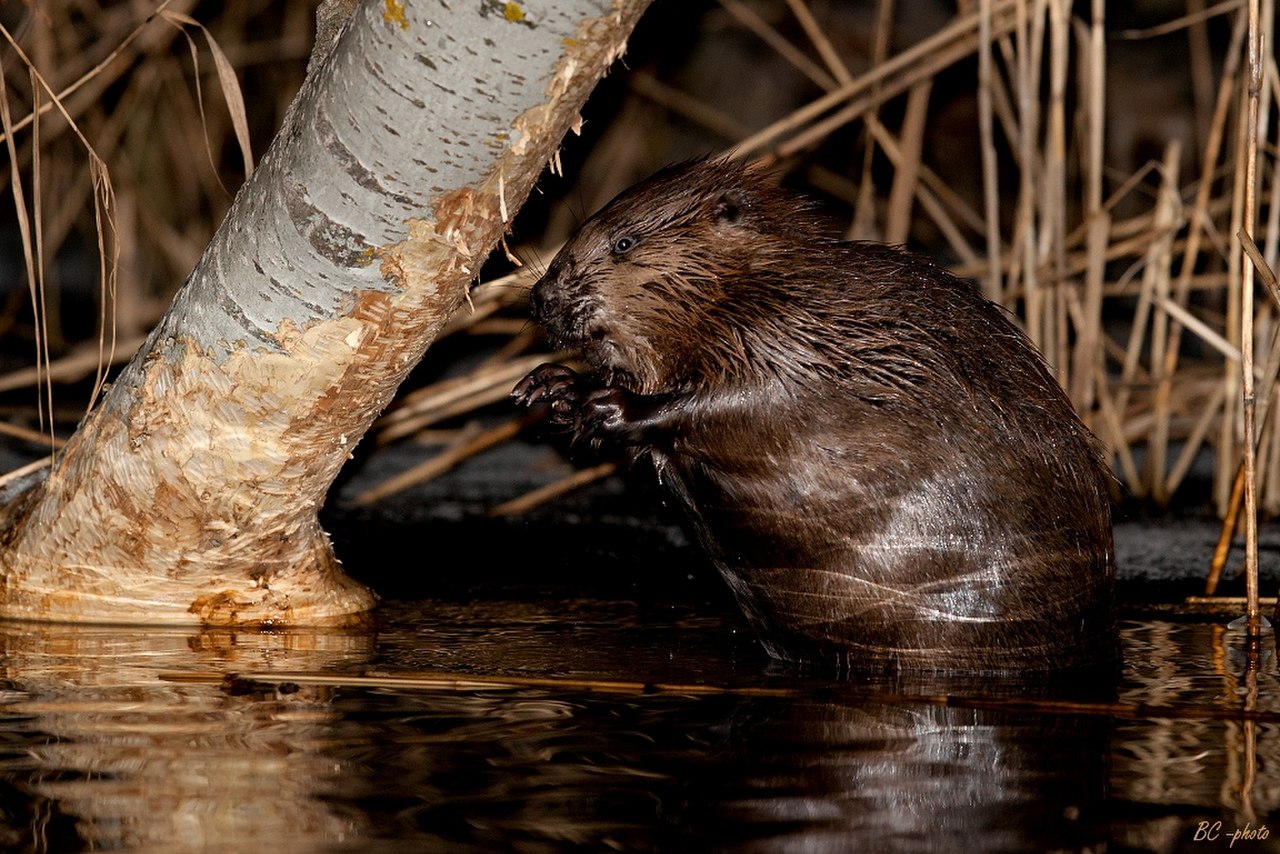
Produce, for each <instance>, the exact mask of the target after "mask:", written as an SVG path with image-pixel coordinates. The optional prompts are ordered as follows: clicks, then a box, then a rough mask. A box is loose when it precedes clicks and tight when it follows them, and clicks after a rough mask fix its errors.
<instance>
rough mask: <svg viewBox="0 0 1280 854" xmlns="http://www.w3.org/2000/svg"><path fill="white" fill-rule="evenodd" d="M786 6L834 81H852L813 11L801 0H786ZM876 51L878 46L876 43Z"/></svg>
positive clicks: (840, 82) (851, 76)
mask: <svg viewBox="0 0 1280 854" xmlns="http://www.w3.org/2000/svg"><path fill="white" fill-rule="evenodd" d="M787 8H788V9H790V10H791V14H792V15H794V16H795V18H796V20H797V21H799V22H800V27H801V29H803V30H804V34H805V35H806V36H808V38H809V42H810V43H811V44H812V45H813V47H814V49H815V50H817V51H818V55H819V56H820V57H822V63H823V65H825V66H826V67H827V70H828V71H829V72H831V76H832V77H834V78H835V80H836V82H837V83H838V84H839V85H841V86H845V85H848V84H849V83H852V82H853V75H852V74H850V73H849V67H848V66H847V65H845V63H844V60H842V59H841V58H840V53H839V52H838V51H837V50H836V49H835V47H834V46H833V45H832V44H831V40H830V39H828V38H827V36H826V33H824V32H823V31H822V27H821V26H820V25H819V24H818V22H817V20H816V19H815V18H814V17H813V13H812V12H811V11H810V10H809V7H808V5H806V4H805V3H804V2H803V0H787ZM876 49H877V51H879V47H878V45H877V48H876Z"/></svg>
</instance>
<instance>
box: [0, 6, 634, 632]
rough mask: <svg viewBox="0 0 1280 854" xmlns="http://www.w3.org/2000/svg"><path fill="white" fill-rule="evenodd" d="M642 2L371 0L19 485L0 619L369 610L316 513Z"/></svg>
mask: <svg viewBox="0 0 1280 854" xmlns="http://www.w3.org/2000/svg"><path fill="white" fill-rule="evenodd" d="M647 5H648V0H545V2H537V3H534V2H527V3H505V2H496V0H469V2H457V0H452V2H445V0H400V2H397V0H362V2H361V3H360V4H359V5H358V6H357V7H356V9H355V11H354V14H353V16H352V18H351V20H350V22H349V24H348V26H347V27H346V28H345V30H344V31H343V32H342V34H341V35H340V37H339V38H338V39H337V41H336V42H335V43H334V46H333V49H332V51H331V53H330V54H329V55H328V56H327V57H326V58H325V60H324V61H323V62H321V63H315V67H314V70H313V72H312V73H311V74H310V75H309V76H308V78H307V81H306V83H305V84H304V86H303V89H302V91H301V92H300V93H299V95H298V97H297V98H296V100H295V102H294V104H293V106H292V107H291V109H290V111H289V114H288V116H287V117H286V119H285V122H284V126H283V128H282V129H281V130H280V132H279V134H278V135H277V137H276V139H275V142H274V143H273V145H272V146H271V148H270V150H269V151H268V152H267V153H266V155H265V156H264V157H263V159H262V162H261V164H260V165H259V166H258V168H257V170H256V171H255V172H254V173H253V175H252V177H251V178H250V180H249V181H248V182H247V183H246V184H245V186H244V187H243V188H242V189H241V191H240V193H239V194H238V195H237V197H236V200H235V203H234V204H233V206H232V209H231V211H230V212H229V214H228V215H227V218H226V220H225V221H224V222H223V223H222V226H221V227H220V228H219V230H218V232H217V234H216V235H215V236H214V238H213V240H212V242H211V243H210V245H209V247H208V249H207V250H206V252H205V254H204V256H203V257H202V259H201V261H200V262H199V264H198V265H197V267H196V269H195V271H194V272H193V273H192V274H191V276H190V278H189V279H188V281H187V282H186V283H185V285H184V286H183V288H182V289H181V291H180V293H179V294H178V296H177V298H176V299H175V301H174V304H173V306H172V308H171V309H170V311H169V313H168V315H167V316H166V317H165V319H164V320H163V321H162V322H161V324H160V325H159V327H157V329H156V330H155V331H154V332H153V333H152V334H151V336H150V338H149V339H148V341H147V343H146V344H144V346H143V347H142V349H141V350H140V351H139V354H138V355H137V357H135V358H134V360H133V362H132V363H130V365H129V366H128V367H127V368H126V369H125V370H124V371H123V372H122V374H121V376H120V378H119V379H118V381H117V382H116V383H115V385H114V386H113V388H112V389H111V391H110V393H109V394H108V395H107V396H106V398H105V400H104V401H103V402H102V404H101V405H100V406H99V407H98V408H97V409H95V410H94V411H93V412H92V413H91V414H90V415H89V416H88V417H87V418H86V420H85V422H84V423H83V424H82V426H81V428H80V430H79V431H77V434H76V436H75V437H74V438H73V440H72V442H71V444H69V445H68V446H67V448H66V449H65V451H64V452H63V453H62V454H61V456H60V457H59V459H58V460H57V462H56V464H55V465H54V467H53V468H52V470H51V473H50V474H49V476H48V478H47V480H45V481H43V482H41V483H38V484H35V485H34V486H32V487H31V488H29V489H28V490H27V492H26V493H25V494H24V495H23V496H21V497H20V498H19V499H18V500H17V501H16V502H14V503H12V504H11V505H10V508H9V514H8V524H7V527H6V530H5V532H4V534H3V539H2V542H0V549H2V550H0V615H5V616H9V617H18V618H29V619H46V620H48V619H56V620H76V621H110V622H146V623H173V624H190V623H206V624H218V625H244V624H278V625H299V624H310V625H321V624H325V625H332V624H344V623H351V622H358V621H360V620H361V619H362V617H361V615H362V614H363V613H364V612H366V611H367V610H368V609H369V608H370V607H371V605H372V604H373V602H374V597H373V596H372V595H371V593H370V592H369V591H367V590H366V589H364V588H363V587H361V586H360V585H358V584H356V583H355V582H353V581H352V580H350V579H348V578H347V577H346V576H345V575H343V573H342V572H341V569H340V568H339V567H338V565H337V561H336V560H335V558H334V556H333V553H332V550H331V548H330V545H329V542H328V539H327V537H326V536H325V534H324V532H323V531H322V530H321V528H320V526H319V523H318V522H317V518H316V511H317V509H318V507H319V506H320V504H321V503H322V502H323V500H324V497H325V494H326V493H327V491H328V489H329V486H330V485H331V484H332V482H333V479H334V477H335V476H336V474H337V472H338V470H339V468H340V467H341V466H342V464H343V462H344V461H345V460H346V459H347V458H348V457H349V455H350V450H351V448H352V447H353V446H354V445H355V443H356V442H357V441H358V440H359V438H360V436H361V435H362V434H363V433H364V432H365V430H366V429H367V427H368V426H369V424H370V423H371V421H372V420H373V418H374V417H375V416H376V415H377V414H378V413H379V412H380V411H381V410H382V409H383V408H384V407H385V406H386V404H387V403H388V402H389V401H390V400H391V397H392V395H393V394H394V391H395V389H396V387H397V386H398V385H399V383H400V382H401V380H402V379H403V378H404V376H405V375H406V374H407V373H408V371H409V370H410V369H411V368H412V367H413V365H414V364H416V363H417V362H418V360H419V359H420V358H421V356H422V354H423V352H424V351H425V349H426V348H427V346H428V344H429V343H430V342H431V340H432V339H433V338H434V336H435V335H436V333H437V332H438V331H439V329H440V327H441V326H442V325H443V324H444V322H445V321H446V320H447V319H448V317H449V315H450V314H451V313H452V312H453V311H454V310H455V309H456V308H458V306H459V305H460V304H461V303H462V301H463V299H464V296H465V293H466V288H467V286H468V284H469V282H470V281H471V280H472V278H473V277H474V276H475V274H476V272H477V270H478V269H479V266H480V264H481V263H482V262H483V260H484V258H485V256H486V255H487V254H488V252H489V251H490V250H491V248H492V247H493V246H494V245H495V243H496V242H497V240H498V238H499V237H500V236H501V234H502V232H503V231H504V229H505V227H506V224H507V222H508V221H509V219H510V217H511V215H513V214H514V213H515V211H516V210H517V208H518V207H519V205H520V204H521V203H522V202H523V201H524V199H525V197H526V196H527V194H528V192H529V190H530V188H531V187H532V186H533V183H534V181H535V180H536V178H537V176H538V174H539V173H540V172H541V170H542V168H543V166H544V165H545V164H546V163H547V162H548V160H549V158H550V157H551V156H552V155H553V154H554V152H555V150H556V147H557V145H558V144H559V141H560V140H561V138H562V137H563V135H564V134H565V132H566V131H567V130H568V129H570V128H571V127H572V126H573V124H574V122H575V121H576V120H577V116H578V110H579V109H580V108H581V105H582V103H583V102H584V101H585V99H586V97H587V95H588V94H589V92H590V90H591V89H592V87H593V86H594V85H595V83H596V82H597V80H598V79H599V78H600V77H601V76H602V75H603V74H604V73H605V72H606V71H607V69H608V68H609V66H610V65H611V64H612V62H613V60H614V59H616V58H617V57H618V56H619V55H620V54H621V53H622V51H623V47H624V45H625V41H626V38H627V36H628V35H629V33H630V31H631V28H632V26H633V25H634V23H635V21H636V20H637V18H638V17H639V16H640V14H641V12H642V11H643V9H644V7H645V6H647ZM429 562H430V556H429V555H427V556H424V557H423V565H421V566H414V567H408V568H406V570H407V571H413V572H430V571H431V567H430V565H429Z"/></svg>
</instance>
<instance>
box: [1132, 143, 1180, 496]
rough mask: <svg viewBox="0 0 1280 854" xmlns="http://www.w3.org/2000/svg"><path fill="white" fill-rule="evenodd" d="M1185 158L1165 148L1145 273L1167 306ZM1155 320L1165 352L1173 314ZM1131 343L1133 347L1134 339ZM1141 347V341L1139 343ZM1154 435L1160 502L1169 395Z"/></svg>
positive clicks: (1155, 339)
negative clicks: (1153, 235)
mask: <svg viewBox="0 0 1280 854" xmlns="http://www.w3.org/2000/svg"><path fill="white" fill-rule="evenodd" d="M1181 159H1182V144H1181V141H1179V140H1172V141H1170V142H1169V144H1168V145H1167V146H1166V147H1165V154H1164V163H1163V166H1162V168H1161V182H1160V195H1159V199H1158V201H1157V203H1156V211H1155V222H1154V223H1153V227H1154V228H1155V229H1156V230H1157V232H1158V233H1159V234H1160V237H1159V238H1158V239H1157V240H1155V241H1153V242H1152V244H1151V249H1150V251H1149V253H1148V255H1147V266H1146V271H1145V275H1144V276H1143V282H1144V285H1145V284H1146V282H1147V281H1148V280H1150V282H1151V290H1150V293H1151V299H1152V302H1153V303H1154V304H1156V305H1167V304H1169V303H1170V302H1171V300H1170V278H1171V276H1172V265H1173V255H1172V252H1171V251H1170V242H1171V240H1172V237H1173V228H1174V227H1175V226H1176V225H1180V224H1181V221H1182V200H1181V198H1180V197H1179V195H1178V177H1179V171H1178V164H1179V162H1180V161H1181ZM1151 320H1152V322H1151V352H1152V353H1163V352H1165V349H1166V348H1167V347H1168V343H1169V334H1168V333H1169V329H1168V326H1169V315H1168V313H1167V312H1163V311H1158V312H1156V313H1155V315H1154V316H1153V317H1152V319H1151ZM1130 346H1131V347H1132V346H1133V342H1131V344H1130ZM1139 346H1140V343H1139ZM1151 370H1152V380H1153V381H1154V382H1155V383H1156V384H1157V386H1158V387H1162V386H1163V387H1168V385H1167V384H1164V375H1163V370H1164V363H1163V362H1162V361H1161V360H1160V359H1154V360H1152V364H1151ZM1154 416H1155V417H1154V420H1153V423H1152V429H1151V434H1150V436H1149V438H1148V440H1147V477H1146V481H1147V484H1148V485H1149V488H1150V491H1151V496H1152V498H1154V499H1155V500H1156V501H1157V502H1158V503H1161V504H1163V503H1165V502H1167V501H1168V499H1169V495H1168V493H1167V492H1166V491H1165V485H1166V480H1165V473H1166V469H1167V461H1166V458H1167V456H1168V451H1169V398H1168V396H1165V397H1159V396H1157V398H1156V401H1155V413H1154Z"/></svg>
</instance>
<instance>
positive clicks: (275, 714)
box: [0, 625, 372, 851]
mask: <svg viewBox="0 0 1280 854" xmlns="http://www.w3.org/2000/svg"><path fill="white" fill-rule="evenodd" d="M371 647H372V640H371V638H370V637H367V636H360V635H342V634H301V633H290V634H265V633H264V634H259V633H254V632H247V633H246V632H239V633H237V632H231V631H226V632H216V633H215V632H209V633H204V634H200V635H197V636H194V637H192V636H189V635H188V634H187V633H178V632H157V631H149V630H140V629H123V630H122V629H110V630H107V629H83V628H72V627H65V626H29V625H2V626H0V648H2V649H3V656H4V657H3V661H4V666H3V674H4V676H5V677H6V678H7V679H8V680H10V690H9V691H7V692H5V695H4V697H3V699H4V703H3V711H4V715H5V719H6V725H5V727H4V731H5V748H4V754H3V762H2V764H0V774H3V778H4V780H5V781H6V782H7V783H8V786H10V787H12V788H13V789H16V790H17V792H16V793H15V794H16V795H19V796H25V799H26V800H28V801H29V804H30V805H29V806H28V808H27V809H26V810H23V811H21V812H18V813H17V814H12V813H11V814H10V816H9V818H10V823H9V826H7V827H4V828H3V829H0V832H3V833H4V835H5V836H7V837H8V839H7V840H5V841H7V842H9V843H10V844H11V845H12V846H13V847H15V848H19V850H21V848H27V847H30V848H33V849H34V850H50V851H63V850H76V849H78V848H80V847H81V846H83V847H87V848H92V849H96V850H101V849H108V850H109V849H121V848H136V849H148V850H157V851H185V850H209V849H212V848H218V849H219V850H256V849H257V848H258V847H259V846H261V845H262V843H263V841H264V840H273V845H274V844H275V841H279V842H280V843H283V844H284V847H285V849H286V850H289V849H290V848H291V847H292V846H293V845H295V844H296V845H297V846H298V850H309V848H308V844H309V843H311V842H314V841H317V840H319V841H341V840H343V839H345V838H350V837H352V836H354V835H357V834H359V833H360V827H361V823H362V822H361V817H360V816H359V815H358V814H355V813H350V814H342V813H340V812H338V811H335V810H334V809H333V808H332V807H331V806H329V805H328V804H326V803H325V802H324V801H323V800H321V799H320V798H319V797H318V795H319V794H320V793H322V792H323V791H324V790H325V789H327V788H332V786H333V781H334V780H336V779H338V778H339V777H341V776H342V774H343V773H344V768H343V765H342V763H341V762H337V761H335V760H334V759H333V758H332V757H331V756H327V755H325V754H324V753H323V752H321V751H318V750H317V749H316V745H317V743H319V742H323V740H324V739H325V733H326V731H327V729H328V727H329V725H330V724H331V722H332V720H333V717H334V712H333V710H332V708H331V707H330V705H329V703H328V702H327V698H326V697H325V696H323V695H322V694H317V693H316V692H314V691H311V692H305V693H304V692H297V693H292V694H283V693H282V694H279V695H273V696H270V697H253V698H249V697H236V696H229V695H228V693H227V692H225V691H223V690H222V688H221V686H220V685H218V684H184V683H180V682H172V681H162V679H161V678H159V675H160V674H161V673H164V672H166V671H168V672H173V673H180V672H182V671H190V670H192V669H193V668H198V669H200V670H202V671H209V670H214V671H217V670H230V669H238V668H244V667H262V668H264V669H266V670H270V669H272V668H273V667H277V666H287V667H291V668H295V669H296V668H302V669H313V670H314V669H326V668H330V667H333V666H336V665H350V664H352V663H359V662H361V661H363V660H365V659H366V658H367V656H368V654H369V652H370V650H371ZM8 800H9V802H16V803H20V802H21V801H14V800H13V798H10V799H8ZM20 821H26V822H29V823H28V824H26V825H25V826H22V825H19V824H18V823H17V822H20ZM76 839H78V840H79V841H78V842H76V844H75V845H74V846H72V845H71V844H70V843H71V842H72V841H73V840H76Z"/></svg>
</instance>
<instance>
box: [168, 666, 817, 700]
mask: <svg viewBox="0 0 1280 854" xmlns="http://www.w3.org/2000/svg"><path fill="white" fill-rule="evenodd" d="M159 678H160V679H162V680H165V681H169V682H183V683H188V684H192V683H195V684H210V685H220V684H223V683H239V684H243V683H257V684H261V685H263V686H273V685H283V684H292V685H321V686H331V687H334V688H343V687H345V688H383V689H391V690H397V691H515V690H520V689H527V688H547V689H550V690H554V691H589V692H592V693H604V694H636V695H642V694H654V693H657V694H687V695H690V696H697V697H708V696H709V697H715V696H722V695H726V696H742V697H802V696H809V695H810V694H812V688H808V687H806V688H759V687H746V686H744V687H730V686H718V685H707V684H704V683H697V682H694V683H683V682H634V681H626V680H618V679H582V678H575V677H569V676H523V675H520V674H502V675H490V674H481V673H467V674H461V673H318V672H313V671H283V670H282V671H262V672H252V671H246V672H241V673H223V672H218V671H210V672H207V673H190V672H185V671H174V672H170V673H161V674H160V676H159Z"/></svg>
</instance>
